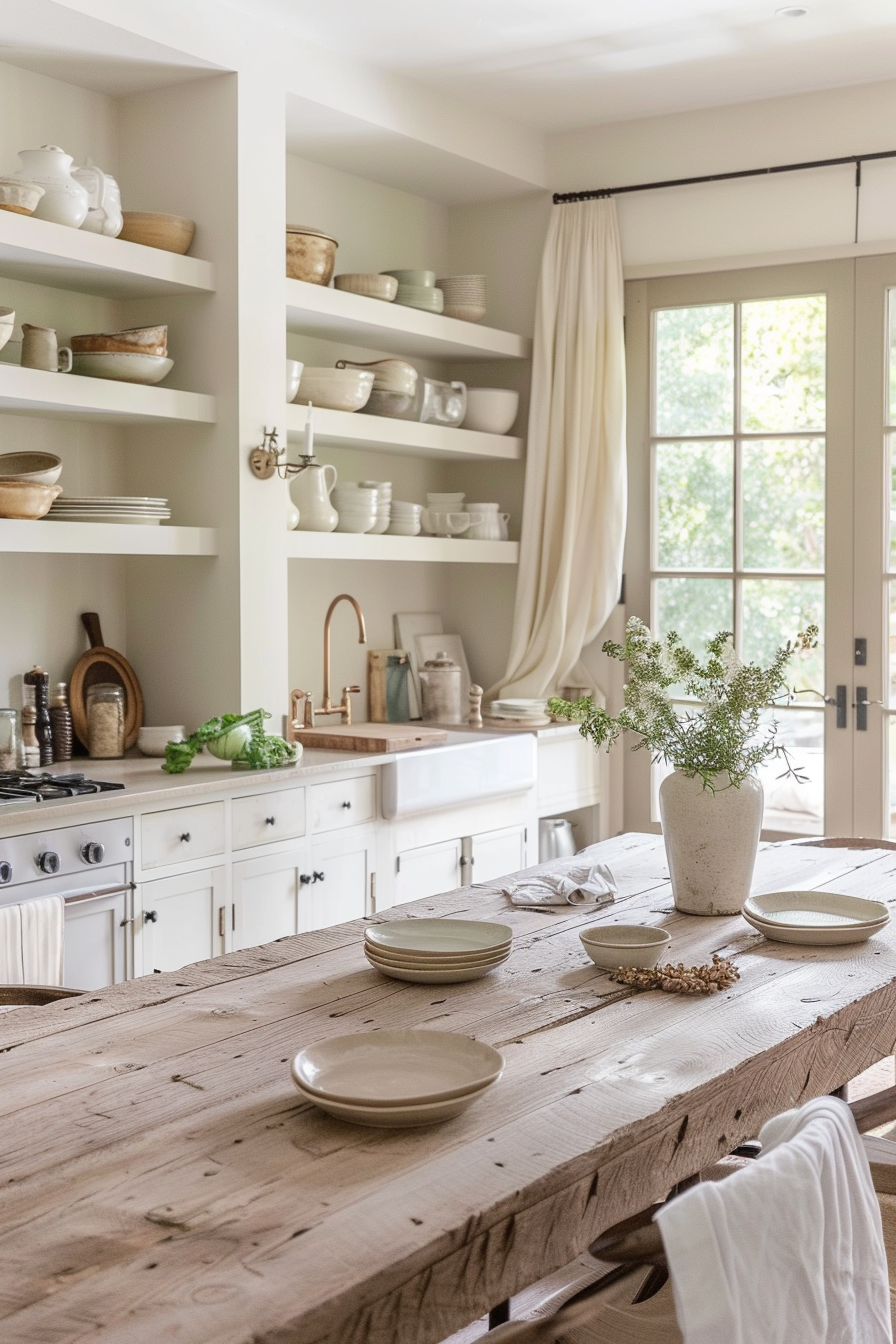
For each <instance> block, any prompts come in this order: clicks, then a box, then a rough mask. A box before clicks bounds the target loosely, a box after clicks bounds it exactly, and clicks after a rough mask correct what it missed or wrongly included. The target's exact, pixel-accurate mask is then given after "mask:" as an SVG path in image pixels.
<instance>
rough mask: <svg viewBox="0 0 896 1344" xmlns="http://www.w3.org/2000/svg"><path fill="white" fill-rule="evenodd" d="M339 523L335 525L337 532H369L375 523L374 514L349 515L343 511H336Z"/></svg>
mask: <svg viewBox="0 0 896 1344" xmlns="http://www.w3.org/2000/svg"><path fill="white" fill-rule="evenodd" d="M336 512H337V513H338V514H339V521H338V522H337V524H336V528H335V530H336V531H337V532H369V531H370V530H371V528H372V527H373V525H374V523H375V522H376V514H370V513H349V512H347V511H346V510H345V509H337V510H336Z"/></svg>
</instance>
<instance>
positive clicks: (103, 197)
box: [72, 159, 124, 238]
mask: <svg viewBox="0 0 896 1344" xmlns="http://www.w3.org/2000/svg"><path fill="white" fill-rule="evenodd" d="M72 177H73V178H74V179H75V181H76V182H80V184H81V186H82V187H83V188H84V190H85V191H86V192H87V195H88V198H89V207H88V210H87V217H86V219H85V220H84V223H83V224H82V225H81V228H82V229H84V231H85V232H86V233H102V234H105V236H106V237H107V238H117V237H118V235H119V234H120V233H121V231H122V229H123V228H124V216H123V215H122V213H121V190H120V188H119V186H118V183H117V182H116V181H115V178H114V177H112V176H111V174H110V173H104V172H103V170H102V168H97V166H96V164H94V163H91V162H90V160H89V159H88V160H87V162H86V164H85V165H84V167H83V168H73V169H72Z"/></svg>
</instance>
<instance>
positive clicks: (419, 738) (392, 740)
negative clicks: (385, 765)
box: [296, 723, 448, 751]
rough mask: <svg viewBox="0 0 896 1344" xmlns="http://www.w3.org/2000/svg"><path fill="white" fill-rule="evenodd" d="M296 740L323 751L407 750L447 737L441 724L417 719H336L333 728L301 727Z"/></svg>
mask: <svg viewBox="0 0 896 1344" xmlns="http://www.w3.org/2000/svg"><path fill="white" fill-rule="evenodd" d="M296 741H297V742H301V743H302V744H303V746H306V747H318V748H319V749H320V750H322V751H410V750H411V749H412V748H413V747H438V746H439V745H440V744H441V743H442V742H447V741H448V734H447V733H446V732H445V730H444V728H426V727H424V726H423V725H422V724H419V723H338V724H336V726H335V727H333V728H301V729H299V730H298V731H297V732H296Z"/></svg>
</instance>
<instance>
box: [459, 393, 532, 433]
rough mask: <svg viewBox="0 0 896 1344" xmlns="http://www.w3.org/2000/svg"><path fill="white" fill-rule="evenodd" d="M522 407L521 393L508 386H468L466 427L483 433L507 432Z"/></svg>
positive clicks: (464, 425)
mask: <svg viewBox="0 0 896 1344" xmlns="http://www.w3.org/2000/svg"><path fill="white" fill-rule="evenodd" d="M519 408H520V394H519V392H514V391H513V390H512V389H511V388H508V387H468V388H467V413H466V415H465V416H464V418H463V421H462V424H463V427H464V429H475V430H479V431H480V433H483V434H506V433H507V432H508V430H509V429H511V428H512V427H513V422H514V420H515V419H516V417H517V412H518V411H519Z"/></svg>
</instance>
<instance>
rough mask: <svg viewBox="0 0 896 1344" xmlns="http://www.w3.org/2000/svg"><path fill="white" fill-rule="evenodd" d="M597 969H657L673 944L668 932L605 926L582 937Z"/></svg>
mask: <svg viewBox="0 0 896 1344" xmlns="http://www.w3.org/2000/svg"><path fill="white" fill-rule="evenodd" d="M579 937H580V938H581V940H582V946H583V947H584V949H585V951H586V952H587V953H588V955H589V957H590V958H591V960H592V961H593V962H594V964H595V966H601V967H603V968H604V969H607V970H612V969H613V968H614V967H616V966H647V967H650V966H655V965H656V964H657V962H658V961H659V959H660V956H661V955H662V953H664V952H665V951H666V949H667V947H668V946H669V944H670V943H671V941H672V935H671V934H670V933H667V932H666V930H665V929H654V928H650V927H648V926H646V925H643V924H601V925H597V926H595V927H593V928H590V929H582V931H581V932H580V933H579Z"/></svg>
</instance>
